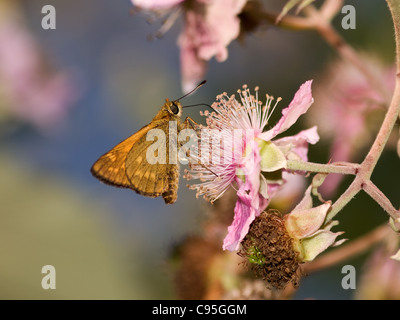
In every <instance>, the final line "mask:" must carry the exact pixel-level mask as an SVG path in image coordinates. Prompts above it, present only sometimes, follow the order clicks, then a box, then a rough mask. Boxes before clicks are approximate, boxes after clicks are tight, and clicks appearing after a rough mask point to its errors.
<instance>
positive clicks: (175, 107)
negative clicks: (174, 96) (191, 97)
mask: <svg viewBox="0 0 400 320" xmlns="http://www.w3.org/2000/svg"><path fill="white" fill-rule="evenodd" d="M169 109H170V110H171V112H172V113H173V114H178V113H179V108H178V106H177V105H176V103H175V102H173V103H172V105H171V106H170V107H169Z"/></svg>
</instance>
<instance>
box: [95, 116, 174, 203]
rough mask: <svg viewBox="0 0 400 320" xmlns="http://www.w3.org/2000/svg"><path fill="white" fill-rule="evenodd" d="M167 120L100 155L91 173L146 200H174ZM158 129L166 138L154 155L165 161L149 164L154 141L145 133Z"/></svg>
mask: <svg viewBox="0 0 400 320" xmlns="http://www.w3.org/2000/svg"><path fill="white" fill-rule="evenodd" d="M168 124H169V119H161V120H156V121H153V122H151V123H150V124H149V125H147V126H145V127H143V128H142V129H140V130H139V131H138V132H137V133H135V134H134V135H132V136H130V137H129V138H128V139H126V140H124V141H122V142H121V143H119V144H118V145H117V146H115V147H114V148H113V149H111V150H110V151H109V152H107V153H106V154H104V155H103V156H101V157H100V158H99V159H98V160H97V161H96V163H95V164H94V165H93V167H92V169H91V171H92V173H93V175H94V176H95V177H97V178H98V179H100V180H101V181H103V182H105V183H107V184H111V185H114V186H118V187H123V188H130V189H133V190H135V191H136V192H137V193H139V194H142V195H144V196H148V197H158V196H162V197H163V198H164V201H165V202H166V203H168V204H169V203H174V202H175V201H176V199H177V191H178V178H179V166H178V164H169V163H168V161H169V144H168V141H169V140H168ZM152 129H160V130H162V131H163V132H164V134H165V136H166V141H165V142H166V145H165V148H159V149H157V151H156V153H157V154H156V156H157V157H158V158H159V159H165V161H161V163H158V162H157V163H151V160H150V163H149V161H148V159H147V155H148V152H147V151H148V149H149V147H151V146H152V144H153V143H154V140H151V139H150V140H149V141H148V140H147V133H148V132H149V131H150V130H152Z"/></svg>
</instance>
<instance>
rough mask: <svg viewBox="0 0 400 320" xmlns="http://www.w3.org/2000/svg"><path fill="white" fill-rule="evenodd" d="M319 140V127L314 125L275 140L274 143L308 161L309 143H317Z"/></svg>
mask: <svg viewBox="0 0 400 320" xmlns="http://www.w3.org/2000/svg"><path fill="white" fill-rule="evenodd" d="M318 140H319V135H318V133H317V127H312V128H310V129H307V130H303V131H300V132H299V133H298V134H296V135H294V136H291V137H284V138H281V139H277V140H274V141H273V143H274V144H275V145H276V146H278V147H280V148H282V149H284V150H288V151H290V152H291V153H294V154H295V155H296V156H297V157H299V158H300V159H301V160H303V161H307V160H308V157H307V153H308V144H316V143H317V142H318ZM289 158H290V157H289Z"/></svg>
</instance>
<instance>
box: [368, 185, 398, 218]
mask: <svg viewBox="0 0 400 320" xmlns="http://www.w3.org/2000/svg"><path fill="white" fill-rule="evenodd" d="M362 188H363V190H364V191H365V192H366V193H367V194H368V195H369V196H370V197H371V198H372V199H374V200H375V201H376V202H377V203H378V204H379V205H380V206H381V207H382V208H383V209H384V210H385V211H386V212H387V213H389V215H390V216H391V217H392V218H393V219H394V220H396V219H398V218H400V211H398V210H397V209H395V208H394V207H393V205H392V203H391V202H390V200H389V199H388V198H387V197H386V196H385V195H384V194H383V192H382V191H381V190H379V188H378V187H377V186H376V185H375V184H373V183H372V181H367V182H366V183H364V184H363V185H362Z"/></svg>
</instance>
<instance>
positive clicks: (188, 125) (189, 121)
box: [181, 117, 200, 131]
mask: <svg viewBox="0 0 400 320" xmlns="http://www.w3.org/2000/svg"><path fill="white" fill-rule="evenodd" d="M181 126H182V128H181V129H190V128H191V129H193V130H195V131H197V130H198V129H199V128H200V125H199V124H198V123H197V122H196V121H194V120H193V119H192V118H191V117H186V119H185V121H184V122H183V124H182V125H181ZM196 127H197V129H196Z"/></svg>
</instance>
